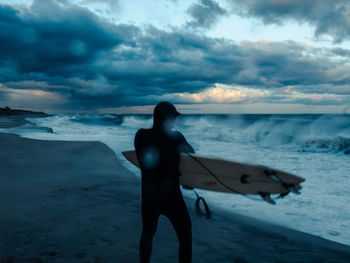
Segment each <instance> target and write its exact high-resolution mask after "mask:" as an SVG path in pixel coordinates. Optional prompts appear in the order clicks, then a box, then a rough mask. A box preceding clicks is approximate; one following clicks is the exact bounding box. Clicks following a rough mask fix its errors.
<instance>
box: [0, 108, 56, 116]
mask: <svg viewBox="0 0 350 263" xmlns="http://www.w3.org/2000/svg"><path fill="white" fill-rule="evenodd" d="M18 115H21V116H23V115H25V116H49V115H48V114H47V113H45V112H41V111H29V110H20V109H11V108H10V107H5V108H0V116H18Z"/></svg>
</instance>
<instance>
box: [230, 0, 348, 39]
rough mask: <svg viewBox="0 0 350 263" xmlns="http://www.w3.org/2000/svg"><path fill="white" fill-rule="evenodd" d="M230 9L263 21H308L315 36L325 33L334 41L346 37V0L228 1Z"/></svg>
mask: <svg viewBox="0 0 350 263" xmlns="http://www.w3.org/2000/svg"><path fill="white" fill-rule="evenodd" d="M228 1H230V2H232V3H233V12H234V13H238V14H240V15H242V16H244V17H255V18H258V19H261V20H262V21H263V22H264V23H266V24H282V23H284V22H286V21H296V22H298V23H308V24H310V25H311V26H314V27H315V36H320V35H323V34H328V35H330V36H332V37H333V39H334V41H335V42H341V41H343V40H349V39H350V1H348V0H308V1H305V0H265V1H256V0H245V1H240V0H228Z"/></svg>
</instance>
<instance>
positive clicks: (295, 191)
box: [288, 186, 301, 195]
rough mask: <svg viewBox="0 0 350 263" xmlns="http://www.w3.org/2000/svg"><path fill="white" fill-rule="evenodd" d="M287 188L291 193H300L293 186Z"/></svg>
mask: <svg viewBox="0 0 350 263" xmlns="http://www.w3.org/2000/svg"><path fill="white" fill-rule="evenodd" d="M288 190H289V191H290V192H292V193H293V194H297V195H300V194H301V192H300V191H299V190H298V189H296V188H295V186H291V187H289V188H288Z"/></svg>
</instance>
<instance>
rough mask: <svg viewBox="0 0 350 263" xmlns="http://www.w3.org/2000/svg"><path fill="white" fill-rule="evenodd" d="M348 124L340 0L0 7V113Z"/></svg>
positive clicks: (347, 13) (348, 67) (25, 1)
mask: <svg viewBox="0 0 350 263" xmlns="http://www.w3.org/2000/svg"><path fill="white" fill-rule="evenodd" d="M161 100H168V101H170V102H172V103H175V104H176V105H177V107H178V108H179V110H180V111H181V112H183V113H350V1H348V0H308V1H305V0H245V1H239V0H194V1H192V0H33V1H32V0H0V107H4V106H7V105H8V106H10V107H14V108H26V109H35V110H44V111H47V112H50V113H55V112H57V113H59V112H62V113H63V112H114V113H136V112H140V113H144V112H148V113H149V112H151V110H152V109H153V107H154V105H155V104H156V103H157V102H159V101H161Z"/></svg>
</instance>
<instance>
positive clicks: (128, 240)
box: [0, 117, 350, 263]
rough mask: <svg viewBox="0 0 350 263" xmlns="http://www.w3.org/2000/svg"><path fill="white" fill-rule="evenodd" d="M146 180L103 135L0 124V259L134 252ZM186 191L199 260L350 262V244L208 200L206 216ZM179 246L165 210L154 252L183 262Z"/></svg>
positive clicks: (130, 256) (134, 255)
mask: <svg viewBox="0 0 350 263" xmlns="http://www.w3.org/2000/svg"><path fill="white" fill-rule="evenodd" d="M7 120H8V121H3V122H1V121H0V125H1V127H13V126H15V125H22V124H23V123H24V120H22V119H21V118H19V117H17V118H16V123H14V122H11V120H10V119H7ZM4 123H5V124H4ZM5 125H6V126H5ZM11 125H12V126H11ZM140 190H141V186H140V178H139V177H137V176H136V175H135V174H134V173H132V172H131V171H129V170H128V169H126V168H125V167H124V166H123V165H122V164H121V162H120V160H119V159H118V158H117V156H116V155H115V153H114V152H113V150H112V149H110V148H109V147H108V146H106V145H105V144H104V143H102V142H99V141H53V140H51V141H46V140H34V139H28V138H22V137H20V136H18V135H14V134H7V133H0V193H1V198H0V210H1V217H0V262H1V263H2V262H68V263H69V262H85V263H87V262H90V263H95V262H96V263H98V262H108V263H110V262H138V242H139V237H140V234H141V228H142V224H141V211H140V201H141V199H140ZM184 191H186V190H184ZM185 201H186V204H187V206H188V210H189V213H190V216H191V219H192V232H193V262H194V263H196V262H203V263H204V262H237V263H244V262H276V263H277V262H280V263H282V262H284V263H286V262H293V263H294V262H350V247H349V246H347V245H342V244H339V243H336V242H332V241H329V240H326V239H323V238H320V237H317V236H313V235H310V234H306V233H303V232H300V231H296V230H292V229H289V228H286V227H282V226H278V225H275V224H272V223H267V222H264V221H260V220H257V219H253V218H250V217H246V216H243V215H239V214H236V213H234V211H232V212H228V211H224V210H222V209H219V208H216V207H212V206H211V207H210V208H211V211H212V218H211V219H206V218H205V217H201V216H199V215H198V214H197V213H196V209H195V206H194V202H195V200H194V199H190V198H185ZM177 249H178V242H177V239H176V235H175V232H174V230H173V228H172V227H171V225H170V223H169V221H168V220H167V219H166V218H164V217H161V218H160V221H159V225H158V229H157V233H156V236H155V239H154V243H153V252H152V258H151V262H169V263H170V262H177Z"/></svg>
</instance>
